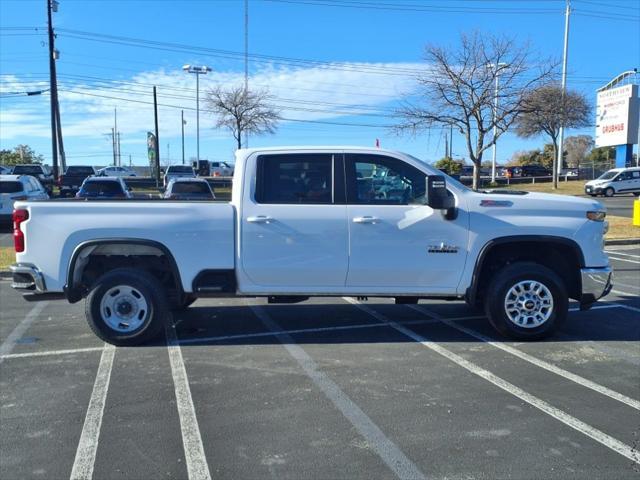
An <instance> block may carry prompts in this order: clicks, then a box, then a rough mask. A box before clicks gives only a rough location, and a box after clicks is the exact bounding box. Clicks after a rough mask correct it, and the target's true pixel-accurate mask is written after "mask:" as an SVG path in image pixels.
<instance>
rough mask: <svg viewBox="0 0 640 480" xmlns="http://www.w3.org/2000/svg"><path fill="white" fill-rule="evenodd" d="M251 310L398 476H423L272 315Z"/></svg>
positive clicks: (258, 308)
mask: <svg viewBox="0 0 640 480" xmlns="http://www.w3.org/2000/svg"><path fill="white" fill-rule="evenodd" d="M249 307H250V308H251V310H252V311H253V313H254V314H255V315H256V317H258V318H259V319H260V321H262V323H264V325H265V326H266V327H267V328H269V329H270V330H273V331H274V332H275V333H276V334H277V338H278V340H280V342H281V343H282V345H283V347H284V348H285V349H286V350H287V351H288V352H289V355H291V356H292V357H293V358H294V359H295V360H296V361H297V362H298V364H299V365H300V367H302V369H303V370H304V371H305V373H306V374H307V375H308V376H309V378H310V379H311V380H312V381H313V383H315V384H316V386H317V387H318V388H319V389H320V390H322V392H323V393H324V394H325V395H326V396H327V398H328V399H329V400H331V402H332V403H333V404H334V405H335V407H336V408H337V409H338V410H340V412H341V413H342V414H343V415H344V416H345V417H346V418H347V420H349V422H351V424H352V425H353V426H354V427H355V429H356V430H357V431H358V432H359V433H360V435H362V436H363V437H364V438H365V439H366V441H367V443H368V445H369V446H370V447H371V448H372V449H373V450H374V451H375V452H376V453H377V454H378V456H379V457H380V458H381V459H382V461H383V462H384V463H385V464H386V465H387V467H389V468H390V469H391V470H392V471H393V472H394V473H395V474H396V475H397V476H398V477H399V478H403V479H404V478H407V479H409V478H410V479H423V478H425V476H424V474H423V473H422V472H421V471H420V470H419V469H418V467H417V466H416V465H415V464H414V463H413V462H412V461H411V460H409V459H408V458H407V457H406V455H405V454H404V453H402V451H401V450H400V449H399V448H398V446H397V445H396V444H395V443H393V442H392V441H391V440H389V438H387V436H386V435H385V434H384V433H383V432H382V430H380V428H379V427H378V426H377V425H376V424H375V423H373V421H372V420H371V419H370V418H369V417H368V416H367V414H366V413H364V412H363V411H362V410H361V409H360V407H358V405H356V404H355V403H354V402H353V400H351V399H350V398H349V397H348V396H347V394H346V393H344V392H343V391H342V390H341V389H340V387H339V386H338V385H337V384H336V383H335V382H333V380H331V379H330V378H329V377H328V376H326V375H325V374H324V373H322V372H321V371H320V370H319V369H318V365H317V364H316V363H315V362H314V361H313V359H312V358H311V357H310V356H309V355H308V354H307V352H305V351H304V349H303V348H302V347H300V346H299V345H296V344H295V341H294V340H293V338H291V336H290V335H289V334H287V333H284V330H282V328H280V326H279V325H278V324H277V323H276V322H274V321H273V320H272V319H271V317H270V316H269V315H268V314H267V313H266V312H265V311H264V309H263V308H261V307H260V306H254V305H249Z"/></svg>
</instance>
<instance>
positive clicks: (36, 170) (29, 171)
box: [11, 163, 54, 195]
mask: <svg viewBox="0 0 640 480" xmlns="http://www.w3.org/2000/svg"><path fill="white" fill-rule="evenodd" d="M11 173H12V174H13V175H31V176H32V177H36V178H37V179H38V181H39V182H40V183H41V184H42V186H43V187H44V188H45V190H46V191H47V193H48V194H49V195H51V194H52V193H53V184H54V179H53V172H52V171H51V169H50V168H49V166H48V165H42V164H39V163H29V164H26V165H15V166H14V167H13V169H12V170H11Z"/></svg>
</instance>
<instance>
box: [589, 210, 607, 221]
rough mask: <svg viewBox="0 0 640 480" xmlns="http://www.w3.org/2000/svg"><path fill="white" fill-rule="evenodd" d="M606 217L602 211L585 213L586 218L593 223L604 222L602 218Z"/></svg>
mask: <svg viewBox="0 0 640 480" xmlns="http://www.w3.org/2000/svg"><path fill="white" fill-rule="evenodd" d="M606 216H607V212H603V211H589V212H587V218H588V219H589V220H593V221H594V222H604V218H605V217H606Z"/></svg>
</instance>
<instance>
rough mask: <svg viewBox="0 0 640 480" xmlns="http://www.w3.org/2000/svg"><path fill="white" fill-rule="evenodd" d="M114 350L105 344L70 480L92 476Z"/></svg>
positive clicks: (85, 479)
mask: <svg viewBox="0 0 640 480" xmlns="http://www.w3.org/2000/svg"><path fill="white" fill-rule="evenodd" d="M115 353H116V349H115V347H114V346H113V345H109V344H105V345H104V347H103V349H102V356H101V357H100V365H99V366H98V373H97V374H96V381H95V383H94V384H93V391H92V392H91V400H89V407H88V408H87V415H86V417H85V419H84V425H83V426H82V434H81V435H80V441H79V442H78V449H77V450H76V458H75V460H74V461H73V468H72V470H71V480H88V479H90V478H91V477H92V476H93V466H94V464H95V461H96V452H97V450H98V440H99V437H100V427H101V425H102V415H103V413H104V405H105V401H106V399H107V391H108V390H109V381H110V379H111V369H112V367H113V358H114V356H115Z"/></svg>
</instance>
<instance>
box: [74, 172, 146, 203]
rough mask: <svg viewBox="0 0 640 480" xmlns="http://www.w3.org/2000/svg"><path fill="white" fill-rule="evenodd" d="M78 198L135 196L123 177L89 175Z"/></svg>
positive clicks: (77, 195) (77, 194)
mask: <svg viewBox="0 0 640 480" xmlns="http://www.w3.org/2000/svg"><path fill="white" fill-rule="evenodd" d="M76 198H133V195H132V194H131V189H130V188H129V187H128V186H127V184H126V183H124V180H123V179H122V177H89V178H87V179H86V180H85V181H84V182H83V183H82V186H81V187H80V190H79V191H78V193H76Z"/></svg>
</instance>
